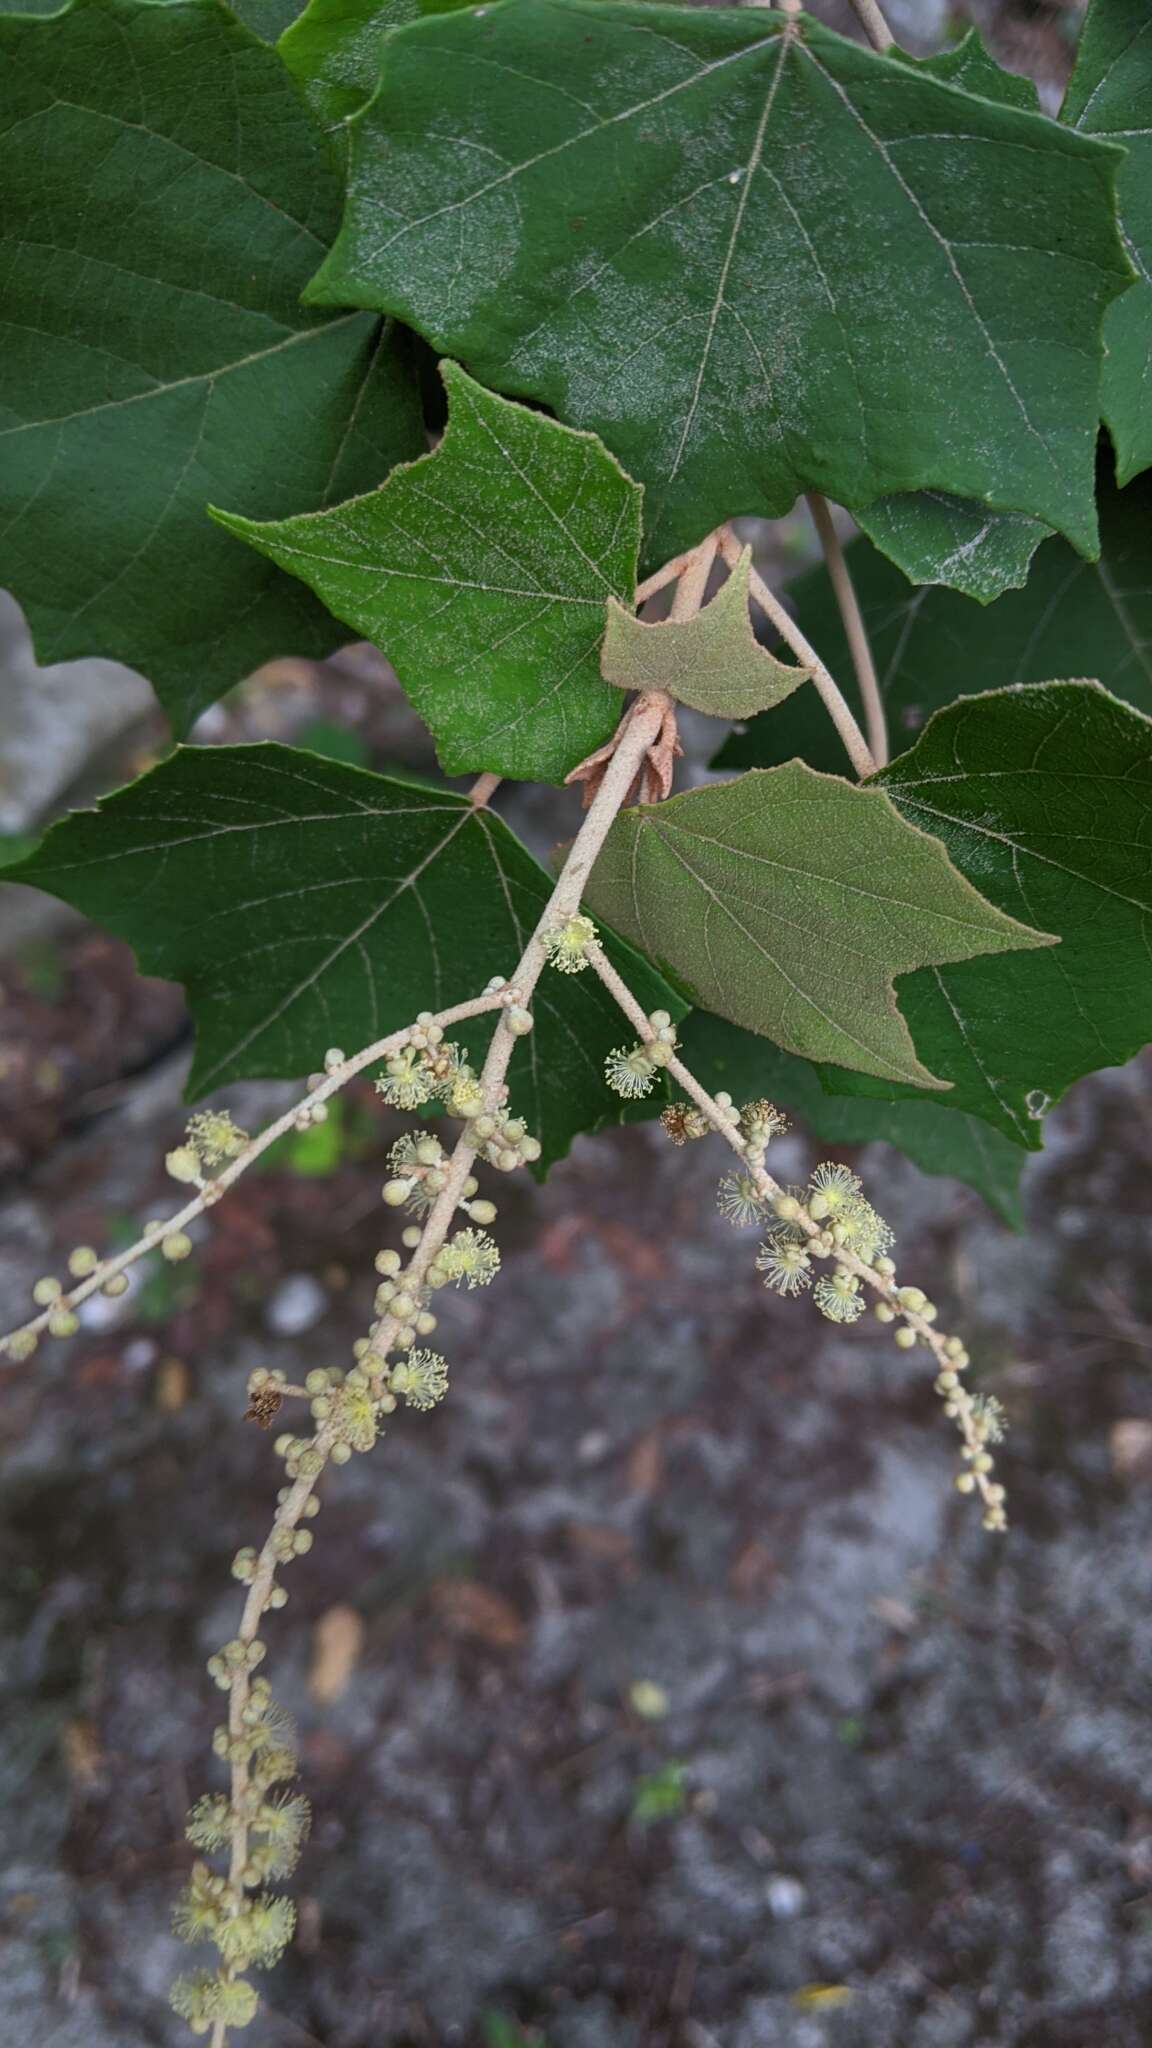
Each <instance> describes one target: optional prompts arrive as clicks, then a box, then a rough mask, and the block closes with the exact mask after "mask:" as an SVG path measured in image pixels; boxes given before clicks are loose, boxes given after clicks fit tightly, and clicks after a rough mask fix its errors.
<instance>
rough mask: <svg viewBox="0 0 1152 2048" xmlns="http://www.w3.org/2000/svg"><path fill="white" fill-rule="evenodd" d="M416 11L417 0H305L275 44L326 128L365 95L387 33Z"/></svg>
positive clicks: (372, 87) (416, 14) (353, 110)
mask: <svg viewBox="0 0 1152 2048" xmlns="http://www.w3.org/2000/svg"><path fill="white" fill-rule="evenodd" d="M290 4H291V0H290ZM420 13H421V8H420V0H308V5H307V7H306V8H305V9H304V12H303V14H301V15H300V16H299V18H298V19H297V20H295V21H294V22H293V23H292V26H291V28H289V29H288V30H287V31H286V33H285V34H284V35H283V36H282V37H281V38H280V42H279V44H278V46H277V47H278V49H279V52H280V55H281V57H282V58H283V60H284V62H285V64H286V65H287V66H288V69H289V71H290V72H291V73H292V76H293V78H295V79H296V81H297V83H298V84H299V86H300V89H301V91H302V92H303V94H304V97H305V99H306V100H307V102H308V104H309V106H310V107H311V109H312V112H313V113H314V114H315V115H316V117H317V119H318V120H320V121H322V122H323V123H324V126H325V127H326V128H335V127H337V126H338V125H339V124H340V123H341V122H343V121H347V120H348V118H349V117H350V115H352V114H354V113H356V112H357V110H358V109H359V108H360V107H362V106H363V105H364V102H365V100H369V99H371V97H372V94H373V93H374V92H375V90H376V85H377V81H378V79H379V76H380V59H381V56H382V54H383V50H384V44H385V42H386V40H387V38H388V36H389V35H390V34H391V32H392V30H393V29H394V28H400V27H402V26H403V24H404V23H405V22H406V21H417V20H418V19H419V17H420Z"/></svg>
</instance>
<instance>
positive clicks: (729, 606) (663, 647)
mask: <svg viewBox="0 0 1152 2048" xmlns="http://www.w3.org/2000/svg"><path fill="white" fill-rule="evenodd" d="M751 564H752V550H751V548H745V549H744V552H743V554H742V555H741V556H740V558H739V560H738V562H737V563H736V566H735V568H734V569H733V571H732V574H731V575H730V576H729V578H728V580H727V582H726V583H722V584H721V586H720V588H719V590H718V591H717V593H716V595H715V597H714V598H713V599H712V602H711V604H707V605H705V607H704V609H703V611H699V612H697V614H696V616H695V618H693V619H682V620H672V619H664V620H661V621H660V623H659V624H657V625H649V624H647V623H646V621H645V620H643V619H638V618H637V617H636V614H635V612H634V611H633V610H632V609H631V606H628V607H625V606H624V605H622V604H620V603H619V602H618V601H617V600H616V598H614V597H613V598H609V600H608V630H607V632H606V633H605V635H604V645H603V648H602V650H601V654H600V669H601V673H602V675H603V676H604V678H605V680H606V681H607V682H610V683H615V685H616V687H617V688H618V689H620V690H667V692H668V694H669V696H670V697H674V698H675V699H676V702H677V703H678V704H688V705H690V706H691V708H692V710H694V711H703V712H706V713H707V714H708V716H709V717H711V718H750V717H751V716H752V714H753V713H754V712H756V711H767V710H768V709H770V707H771V706H772V705H775V704H781V703H783V701H784V698H785V697H788V696H791V694H792V691H793V690H795V689H798V688H799V686H800V684H801V683H806V682H807V680H808V678H809V676H810V675H811V673H812V671H811V670H810V669H807V668H789V667H787V666H786V665H785V663H784V662H782V661H777V660H776V658H775V656H774V655H771V654H769V653H768V652H767V650H766V649H765V648H763V647H761V645H760V642H759V641H758V640H757V638H756V633H755V629H754V628H753V625H752V618H751V614H750V613H749V610H748V571H749V569H750V567H751Z"/></svg>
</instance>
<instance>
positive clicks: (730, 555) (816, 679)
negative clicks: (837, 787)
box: [720, 526, 877, 775]
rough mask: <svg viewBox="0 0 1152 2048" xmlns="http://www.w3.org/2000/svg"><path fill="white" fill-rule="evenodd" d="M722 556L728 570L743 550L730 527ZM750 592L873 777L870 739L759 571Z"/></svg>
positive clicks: (860, 769) (859, 769)
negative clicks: (799, 661) (807, 672)
mask: <svg viewBox="0 0 1152 2048" xmlns="http://www.w3.org/2000/svg"><path fill="white" fill-rule="evenodd" d="M720 553H721V555H722V557H723V559H724V561H726V562H727V564H728V566H729V568H730V569H731V568H734V567H735V565H736V563H737V562H738V561H739V559H740V556H741V554H742V553H743V549H742V548H741V546H740V543H739V541H738V540H737V538H736V535H735V534H734V533H733V532H732V529H731V527H727V526H725V527H722V528H721V530H720ZM748 589H749V592H750V593H751V595H752V597H753V598H754V599H755V601H756V603H757V604H758V605H759V606H760V609H761V611H762V612H763V613H764V614H765V617H766V618H769V619H771V621H772V624H773V625H774V626H775V628H776V630H777V632H778V633H779V634H780V637H781V639H783V640H786V641H787V642H788V645H789V647H790V648H791V649H792V651H793V653H794V654H798V655H799V656H800V659H801V661H802V662H803V663H804V666H805V668H807V669H810V670H811V671H812V681H813V684H814V686H815V688H816V690H817V691H818V693H819V696H820V698H821V701H822V702H823V704H824V707H825V709H826V711H827V712H828V715H829V717H830V718H831V720H832V723H833V725H834V726H835V727H836V730H837V732H838V733H839V735H840V738H841V739H842V740H843V742H844V747H845V750H846V752H847V754H848V758H849V760H850V761H851V763H852V766H853V767H854V768H855V770H856V773H857V775H874V774H875V773H876V767H877V764H876V762H875V761H874V760H873V758H872V753H871V750H870V748H869V746H868V742H867V740H866V739H865V738H864V735H863V733H862V732H861V730H860V727H859V726H858V725H857V723H856V720H855V719H854V717H853V716H852V712H851V710H850V709H849V707H848V704H847V702H846V700H845V698H844V695H843V693H842V691H841V690H840V687H839V685H838V684H837V683H836V681H835V679H834V678H833V676H832V675H831V674H830V673H829V671H828V669H827V667H826V666H825V664H824V662H822V661H821V659H820V656H819V655H818V654H817V652H816V649H815V648H814V647H813V645H812V643H811V641H810V640H808V639H807V638H806V637H805V635H804V634H803V633H802V632H801V631H800V628H799V626H798V625H797V624H796V621H795V619H794V618H793V617H792V616H791V614H790V613H789V612H787V611H785V609H784V606H783V605H782V604H781V602H780V600H779V598H778V597H776V596H775V595H774V593H773V592H772V591H771V590H770V589H769V587H768V585H767V584H766V583H765V581H764V578H763V577H762V576H761V575H760V573H759V570H757V569H750V570H749V572H748Z"/></svg>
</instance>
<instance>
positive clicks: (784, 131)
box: [310, 0, 1131, 559]
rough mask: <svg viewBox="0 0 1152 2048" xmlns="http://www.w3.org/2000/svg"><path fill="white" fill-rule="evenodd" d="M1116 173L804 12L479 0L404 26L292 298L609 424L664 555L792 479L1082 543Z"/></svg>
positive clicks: (1047, 126)
mask: <svg viewBox="0 0 1152 2048" xmlns="http://www.w3.org/2000/svg"><path fill="white" fill-rule="evenodd" d="M481 78H482V79H483V88H482V89H480V88H479V86H478V80H479V79H481ZM1119 161H1120V159H1119V156H1118V155H1117V153H1116V152H1115V151H1114V150H1110V149H1108V148H1107V147H1106V146H1105V145H1102V144H1099V143H1091V144H1090V143H1088V142H1086V141H1085V140H1084V139H1083V138H1081V137H1079V136H1073V135H1071V134H1070V133H1069V132H1068V131H1067V130H1063V129H1061V128H1060V127H1059V126H1058V125H1057V124H1056V123H1054V122H1051V121H1047V120H1044V119H1042V118H1041V117H1040V116H1039V115H1036V114H1030V113H1025V112H1023V111H1021V110H1020V109H1018V108H1016V107H1012V106H1004V105H996V104H995V103H993V102H992V101H991V100H988V99H984V98H979V99H978V98H974V97H972V96H971V95H969V94H967V93H965V92H963V91H961V90H960V89H959V88H957V87H956V86H953V85H949V84H944V83H941V82H940V81H939V80H937V79H935V78H933V77H931V76H930V75H929V74H927V73H925V72H923V71H922V70H919V69H917V68H916V67H915V66H913V65H911V64H906V63H904V62H902V61H900V60H898V59H894V58H890V57H888V58H882V57H878V56H876V55H874V54H873V53H872V52H870V51H867V50H862V49H860V48H858V47H857V46H856V45H855V44H853V43H848V42H845V41H843V40H842V39H841V38H840V37H838V36H835V35H833V34H831V33H830V32H829V31H828V30H826V29H823V28H821V27H820V26H819V25H818V24H817V23H815V22H813V21H811V20H809V19H807V18H804V19H800V18H798V17H795V16H788V17H782V16H780V15H779V14H776V13H771V12H764V11H762V10H760V9H758V8H745V9H742V10H736V9H727V10H725V9H718V8H717V9H713V8H677V7H660V6H651V5H648V4H622V5H616V6H605V5H603V4H602V0H497V4H495V5H493V6H488V7H485V8H483V9H481V10H480V11H479V12H478V11H477V10H476V9H475V8H468V9H467V10H465V11H464V12H462V13H458V14H451V15H444V16H439V17H434V18H431V19H428V20H425V21H422V22H417V23H414V24H412V25H410V26H409V27H407V28H403V29H399V30H397V32H396V33H395V35H394V36H393V37H392V38H391V39H390V42H389V50H388V62H387V64H386V65H385V67H384V70H383V74H382V77H381V83H380V89H379V91H378V93H377V94H376V96H375V98H374V99H373V100H372V102H371V104H370V105H369V106H368V107H366V108H365V109H364V112H363V114H362V115H361V116H360V117H359V120H358V122H357V127H356V135H355V140H354V144H353V151H352V165H351V172H350V187H349V204H348V210H347V214H346V218H345V223H344V227H343V230H342V232H341V236H340V240H339V241H338V243H337V245H336V247H335V249H334V250H333V252H332V255H331V257H330V258H329V259H328V261H327V262H326V264H325V265H324V267H323V269H322V270H321V272H320V274H319V277H318V279H317V281H316V283H315V285H314V286H313V287H312V289H311V293H310V296H312V297H313V298H315V299H316V300H317V301H320V302H323V303H328V304H336V303H339V304H340V305H348V304H355V305H366V306H373V307H379V308H387V309H389V310H392V311H394V312H397V313H401V314H403V316H404V317H405V318H407V319H409V320H411V321H412V323H413V324H414V325H415V326H416V327H418V328H419V329H420V330H421V331H422V332H424V333H426V334H427V335H428V336H429V337H430V338H431V339H432V340H434V341H435V343H436V345H437V346H438V347H439V348H441V349H442V350H444V351H445V352H447V353H449V354H453V355H458V356H459V357H461V358H462V359H463V360H465V361H467V362H468V363H469V364H471V366H472V367H473V369H474V370H475V372H476V374H477V375H478V376H480V377H481V378H483V380H484V381H485V382H486V383H494V384H497V385H499V386H501V387H503V388H505V389H509V390H512V391H516V392H519V393H522V394H528V395H530V396H532V397H535V398H539V399H543V400H544V401H545V402H546V403H547V404H548V405H550V406H551V407H552V409H553V411H555V412H556V413H558V414H559V415H560V416H561V417H562V418H565V419H569V420H573V421H575V422H577V423H578V424H580V425H582V426H590V427H593V428H595V430H596V431H597V432H599V433H601V434H603V436H604V438H605V439H606V440H607V442H608V444H609V446H610V447H611V448H612V449H613V450H614V452H615V453H616V454H617V455H619V457H620V459H621V461H622V462H623V463H624V464H625V466H626V467H627V468H628V470H629V471H630V472H631V474H632V475H634V476H636V477H638V478H639V479H640V480H641V482H642V483H643V484H644V485H645V486H646V488H647V491H648V498H647V499H646V503H645V513H646V519H647V521H648V541H649V553H650V555H651V556H652V557H653V558H654V559H659V558H663V557H664V556H666V555H668V554H670V553H672V552H674V551H675V550H676V549H677V548H680V547H682V546H684V545H685V544H687V543H689V542H691V541H694V540H696V539H697V538H698V537H699V535H700V533H701V532H703V531H706V530H707V528H708V527H709V526H711V525H715V524H716V523H718V522H719V521H720V520H722V519H725V518H728V517H730V516H731V515H732V514H734V513H737V512H761V513H782V512H785V511H787V509H788V507H789V506H790V505H791V503H792V501H793V499H794V498H795V496H796V494H797V492H798V491H800V490H803V489H804V488H806V487H811V486H817V487H818V488H819V489H821V490H823V491H826V492H827V493H828V494H829V496H831V497H832V498H834V499H836V500H837V501H838V502H839V503H841V504H846V505H866V504H870V503H871V502H872V501H873V500H874V499H876V498H878V497H881V496H883V495H885V494H886V493H888V492H892V491H901V490H906V491H907V490H918V489H920V488H921V487H923V486H929V487H933V488H938V489H942V490H947V491H952V492H956V493H958V494H959V495H961V496H965V497H971V498H979V499H981V500H982V501H983V502H985V503H986V504H988V505H990V506H994V507H997V508H1000V509H1004V510H1009V511H1023V512H1027V513H1030V514H1032V515H1033V516H1034V517H1037V518H1041V519H1046V520H1047V521H1048V522H1049V523H1050V524H1051V525H1052V526H1054V527H1057V528H1059V529H1060V530H1061V531H1063V532H1065V533H1067V534H1068V535H1069V536H1070V538H1071V539H1073V540H1074V541H1075V543H1076V544H1077V545H1079V546H1081V547H1084V548H1091V547H1092V546H1093V545H1094V542H1095V517H1094V512H1093V506H1092V454H1093V446H1094V439H1095V429H1096V419H1097V413H1098V408H1099V388H1098V380H1099V364H1100V324H1101V318H1102V315H1103V312H1104V309H1105V307H1106V306H1107V305H1108V303H1109V302H1110V300H1111V299H1112V298H1113V297H1115V295H1116V294H1117V293H1118V292H1119V291H1121V290H1122V289H1123V287H1124V286H1125V284H1126V283H1127V282H1128V279H1129V277H1130V274H1131V273H1130V270H1129V266H1128V263H1127V260H1126V258H1125V256H1124V254H1123V251H1122V249H1121V247H1120V243H1119V240H1118V236H1117V232H1116V224H1115V215H1114V205H1113V178H1114V172H1115V167H1116V165H1117V163H1118V162H1119ZM1023 167H1026V168H1027V174H1028V175H1027V179H1026V180H1025V178H1024V176H1023ZM1021 307H1026V308H1027V317H1026V318H1025V319H1023V320H1022V318H1021V312H1020V309H1021ZM897 308H898V309H899V310H898V312H897V310H896V309H897ZM973 420H979V422H980V429H981V430H980V432H979V433H978V434H974V433H972V432H971V431H970V426H971V422H972V421H973Z"/></svg>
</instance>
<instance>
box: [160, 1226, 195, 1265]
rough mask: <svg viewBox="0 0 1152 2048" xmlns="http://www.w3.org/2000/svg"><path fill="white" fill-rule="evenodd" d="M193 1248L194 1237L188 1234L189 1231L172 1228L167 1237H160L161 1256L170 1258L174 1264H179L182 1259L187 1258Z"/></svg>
mask: <svg viewBox="0 0 1152 2048" xmlns="http://www.w3.org/2000/svg"><path fill="white" fill-rule="evenodd" d="M191 1250H192V1239H191V1238H190V1237H189V1236H188V1233H187V1231H184V1230H170V1231H169V1232H168V1235H167V1237H162V1238H161V1239H160V1254H161V1257H162V1258H165V1259H169V1260H170V1261H171V1262H172V1264H173V1265H176V1264H178V1262H179V1261H180V1260H181V1259H186V1258H187V1257H188V1256H189V1254H190V1252H191Z"/></svg>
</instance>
